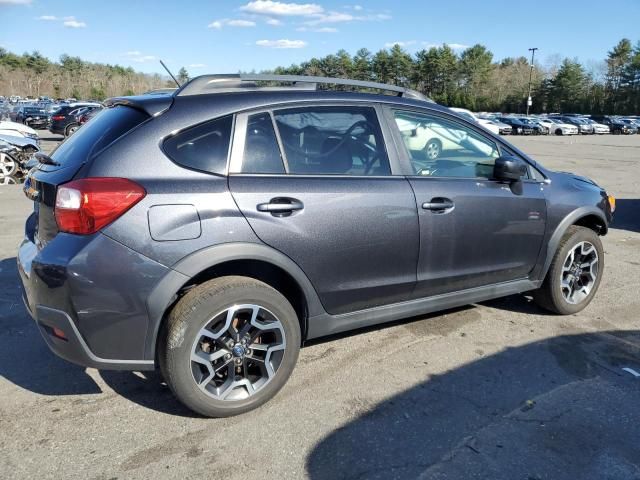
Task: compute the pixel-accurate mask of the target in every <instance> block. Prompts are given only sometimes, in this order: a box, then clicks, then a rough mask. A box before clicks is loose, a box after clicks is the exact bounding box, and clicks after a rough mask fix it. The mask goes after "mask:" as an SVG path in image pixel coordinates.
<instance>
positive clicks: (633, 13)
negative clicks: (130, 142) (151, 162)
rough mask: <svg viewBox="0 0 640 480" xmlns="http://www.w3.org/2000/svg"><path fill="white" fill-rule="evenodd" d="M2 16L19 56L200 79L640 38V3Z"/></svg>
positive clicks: (0, 5)
mask: <svg viewBox="0 0 640 480" xmlns="http://www.w3.org/2000/svg"><path fill="white" fill-rule="evenodd" d="M614 4H615V8H614V9H612V8H610V7H611V6H613V5H614ZM516 5H518V7H517V8H516ZM528 6H530V7H531V11H528V12H527V11H526V9H527V7H528ZM0 19H1V20H2V21H1V23H0V25H1V26H2V28H1V29H0V46H3V47H4V48H6V49H8V50H10V51H13V52H16V53H22V52H24V51H32V50H39V51H40V52H41V53H42V54H44V55H46V56H47V57H49V58H52V59H56V60H57V59H58V57H59V56H60V55H61V54H62V53H67V54H69V55H74V56H80V57H82V58H83V59H85V60H90V61H95V62H106V63H112V64H114V63H118V64H121V65H130V66H132V67H134V68H135V69H136V70H140V71H144V72H160V71H161V67H160V65H159V64H158V60H157V59H158V58H162V59H164V60H165V62H166V63H168V64H169V66H170V67H171V68H172V69H175V70H177V69H178V68H179V67H181V66H185V67H186V68H187V70H188V71H189V73H190V74H191V75H192V76H193V75H197V74H199V73H207V72H217V73H222V72H224V73H228V72H236V71H238V70H252V69H255V70H260V69H265V68H270V67H275V66H278V65H289V64H291V63H299V62H301V61H303V60H306V59H309V58H311V57H312V56H322V55H326V54H328V53H334V52H336V51H337V50H338V49H340V48H344V49H346V50H347V51H349V52H350V53H355V51H356V50H357V49H358V48H360V47H366V48H368V49H369V50H371V51H377V50H379V49H380V48H384V47H385V46H389V45H391V44H393V43H395V42H400V43H401V44H402V45H404V46H405V48H407V50H409V51H410V52H415V51H417V50H419V49H420V48H425V47H428V46H430V45H438V44H441V43H443V42H446V43H448V44H450V45H451V46H453V47H454V48H456V49H458V50H460V49H463V48H464V47H465V46H469V45H473V44H475V43H482V44H484V45H486V46H487V47H488V48H489V49H490V50H491V51H492V52H493V53H494V58H495V59H501V58H504V57H509V56H519V55H528V51H527V49H528V48H529V47H538V48H539V49H540V50H539V51H538V52H537V55H539V58H540V61H541V62H542V63H543V64H544V63H545V62H546V61H548V60H549V59H551V58H553V57H554V56H555V57H556V58H558V56H560V57H565V56H566V57H571V58H574V57H577V58H579V59H580V60H581V61H583V62H585V63H589V62H592V61H593V62H595V61H599V60H602V59H603V58H604V56H605V55H606V52H607V50H609V49H611V47H613V45H614V44H615V43H616V42H618V40H620V39H621V38H622V37H625V36H626V37H629V38H630V39H631V40H632V42H634V43H635V42H636V41H638V40H640V0H616V1H615V2H613V4H611V3H606V2H602V0H582V1H573V0H554V1H548V0H536V1H529V2H514V1H513V0H512V1H499V0H452V1H437V2H434V1H428V0H422V1H420V0H396V1H383V0H373V1H366V2H365V1H363V0H359V1H354V2H352V3H344V2H337V1H334V0H317V1H315V0H310V1H306V0H303V1H299V2H290V1H288V0H283V1H281V2H279V1H273V0H244V1H234V0H208V1H207V0H193V1H191V0H187V1H182V2H180V1H177V0H173V1H160V0H156V1H148V0H128V1H122V0H107V1H98V0H0Z"/></svg>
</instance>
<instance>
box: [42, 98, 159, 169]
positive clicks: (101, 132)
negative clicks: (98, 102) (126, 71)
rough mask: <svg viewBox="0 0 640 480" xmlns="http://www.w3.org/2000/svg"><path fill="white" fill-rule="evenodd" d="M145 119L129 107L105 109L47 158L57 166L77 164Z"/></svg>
mask: <svg viewBox="0 0 640 480" xmlns="http://www.w3.org/2000/svg"><path fill="white" fill-rule="evenodd" d="M147 118H149V117H148V115H147V114H146V113H143V112H141V111H139V110H136V109H133V108H130V107H124V106H118V107H112V108H105V109H104V110H103V111H102V112H100V114H99V115H96V116H95V117H94V118H93V120H92V121H91V123H89V124H87V125H85V126H83V127H82V128H80V129H79V130H78V131H77V132H76V133H74V134H73V135H72V136H70V137H69V138H67V139H66V140H65V141H64V142H62V143H61V144H60V146H59V147H58V148H57V149H56V150H55V151H54V152H53V153H52V154H51V158H53V159H54V160H55V161H56V162H58V163H60V164H61V165H71V164H80V163H82V162H84V161H86V160H87V159H88V158H89V157H91V156H92V155H93V154H94V153H97V152H99V151H100V150H102V149H103V148H104V147H106V146H107V145H109V144H110V143H111V142H113V141H114V140H115V139H117V138H118V137H121V136H122V135H124V134H125V133H127V132H128V131H129V130H131V129H132V128H133V127H135V126H137V125H139V124H141V123H142V122H143V121H145V120H146V119H147Z"/></svg>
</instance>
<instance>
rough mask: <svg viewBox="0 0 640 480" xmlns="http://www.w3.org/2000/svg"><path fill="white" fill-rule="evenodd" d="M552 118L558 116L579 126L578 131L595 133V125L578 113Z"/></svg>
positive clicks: (559, 118) (588, 133)
mask: <svg viewBox="0 0 640 480" xmlns="http://www.w3.org/2000/svg"><path fill="white" fill-rule="evenodd" d="M550 118H557V119H558V120H560V121H562V122H564V123H568V124H570V125H575V126H576V127H578V132H579V133H581V134H583V135H593V133H594V128H593V125H591V124H590V123H589V122H587V121H586V120H585V119H584V118H582V117H578V116H577V115H558V116H552V117H550Z"/></svg>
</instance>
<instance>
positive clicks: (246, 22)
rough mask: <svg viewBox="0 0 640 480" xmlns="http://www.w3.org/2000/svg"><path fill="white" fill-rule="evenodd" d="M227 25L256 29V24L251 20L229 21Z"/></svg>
mask: <svg viewBox="0 0 640 480" xmlns="http://www.w3.org/2000/svg"><path fill="white" fill-rule="evenodd" d="M227 25H229V26H230V27H255V26H256V22H253V21H251V20H229V21H228V22H227Z"/></svg>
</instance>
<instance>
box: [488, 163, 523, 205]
mask: <svg viewBox="0 0 640 480" xmlns="http://www.w3.org/2000/svg"><path fill="white" fill-rule="evenodd" d="M526 174H527V166H526V165H525V163H524V162H523V161H522V160H520V159H519V158H516V157H511V156H503V157H498V158H496V160H495V163H494V164H493V178H494V179H495V180H498V181H500V182H508V183H509V184H510V185H509V186H510V187H511V191H512V192H513V193H514V194H516V195H522V177H524V176H525V175H526Z"/></svg>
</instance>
